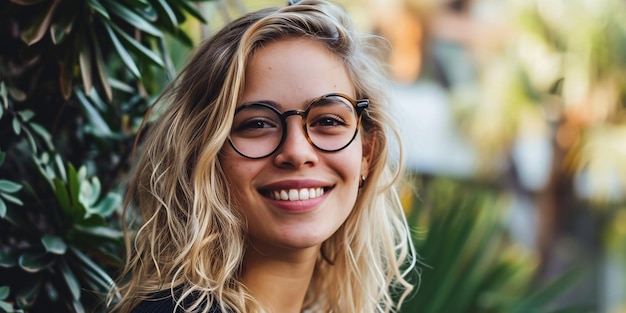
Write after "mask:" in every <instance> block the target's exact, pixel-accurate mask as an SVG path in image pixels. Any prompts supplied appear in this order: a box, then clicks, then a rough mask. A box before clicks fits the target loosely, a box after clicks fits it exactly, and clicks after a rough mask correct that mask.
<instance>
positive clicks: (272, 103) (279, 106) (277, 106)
mask: <svg viewBox="0 0 626 313" xmlns="http://www.w3.org/2000/svg"><path fill="white" fill-rule="evenodd" d="M315 99H317V98H310V99H306V100H305V103H306V105H305V108H306V107H308V106H309V105H310V104H311V102H313V100H315ZM257 103H263V104H266V105H269V106H271V107H273V108H274V109H276V110H278V111H279V112H283V105H282V104H280V103H278V102H276V101H272V100H254V101H247V102H244V103H241V104H239V105H238V106H237V107H236V108H235V110H237V109H239V108H242V107H246V106H249V105H252V104H257Z"/></svg>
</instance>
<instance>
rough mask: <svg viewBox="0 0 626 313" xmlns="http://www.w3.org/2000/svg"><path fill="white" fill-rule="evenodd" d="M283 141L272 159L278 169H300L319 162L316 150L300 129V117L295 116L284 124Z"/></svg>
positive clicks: (302, 129)
mask: <svg viewBox="0 0 626 313" xmlns="http://www.w3.org/2000/svg"><path fill="white" fill-rule="evenodd" d="M285 123H286V124H287V128H286V129H285V132H286V133H285V140H284V142H283V144H282V146H281V147H280V148H279V149H278V152H277V153H276V156H275V157H274V163H275V164H276V166H278V167H283V168H284V167H291V168H301V167H304V166H312V165H315V164H317V162H318V161H319V159H318V154H317V150H316V149H315V147H314V146H313V145H312V144H311V143H310V142H309V140H308V137H307V135H306V133H305V130H304V128H303V127H302V117H301V116H298V115H295V116H291V118H288V119H287V120H286V122H285Z"/></svg>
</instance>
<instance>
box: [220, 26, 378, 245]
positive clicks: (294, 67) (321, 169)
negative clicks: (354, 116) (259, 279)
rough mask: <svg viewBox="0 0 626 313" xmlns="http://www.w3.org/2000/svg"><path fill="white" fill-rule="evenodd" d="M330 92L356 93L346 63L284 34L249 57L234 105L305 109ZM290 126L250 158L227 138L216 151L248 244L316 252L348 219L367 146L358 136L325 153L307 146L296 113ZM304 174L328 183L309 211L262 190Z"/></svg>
mask: <svg viewBox="0 0 626 313" xmlns="http://www.w3.org/2000/svg"><path fill="white" fill-rule="evenodd" d="M332 92H339V93H345V94H347V95H349V96H351V97H353V98H355V97H356V95H355V91H354V87H353V84H352V81H351V80H350V78H349V76H348V73H347V71H346V69H345V66H344V65H343V62H342V61H341V60H340V59H339V58H338V57H336V56H335V55H333V54H332V53H330V52H329V51H328V50H327V49H326V48H325V47H324V46H323V45H322V44H320V43H317V42H315V41H313V40H310V39H303V38H297V39H294V38H292V39H282V40H279V41H276V42H272V43H270V44H267V45H265V46H264V47H262V48H260V49H259V50H258V51H257V52H256V53H255V54H254V55H253V57H252V58H251V60H250V63H249V67H248V69H247V71H246V81H245V89H244V92H243V96H242V98H241V99H239V100H240V101H239V103H240V104H241V103H244V102H250V101H259V100H271V101H274V102H276V103H278V104H280V105H281V106H282V108H281V110H282V111H287V110H295V109H297V110H303V109H305V107H306V105H308V103H309V101H310V99H313V98H315V97H318V96H321V95H323V94H327V93H332ZM287 125H288V126H287V138H286V140H285V142H284V144H283V146H282V147H281V148H280V149H279V150H278V151H277V152H276V153H274V154H273V155H271V156H269V157H266V158H263V159H256V160H253V159H248V158H245V157H243V156H241V155H239V154H237V153H236V152H235V151H234V150H233V149H232V147H230V145H228V144H226V145H224V148H223V154H222V157H221V162H222V165H223V168H224V171H225V173H226V177H227V178H228V181H229V183H230V185H231V187H232V190H234V191H235V192H236V194H235V196H236V197H237V199H236V200H237V203H238V204H239V208H238V210H240V211H241V213H242V215H243V216H244V217H245V218H246V220H247V222H248V236H249V239H250V242H251V243H252V244H253V245H254V247H255V248H258V249H261V250H262V251H264V253H274V252H275V253H281V251H283V252H284V251H286V250H289V251H292V252H293V251H294V249H295V250H303V251H304V250H307V249H308V250H310V251H317V249H319V246H320V245H321V244H322V242H323V241H325V240H326V239H328V238H329V237H330V236H332V234H333V233H334V232H335V231H336V230H337V229H338V228H339V227H340V226H341V225H342V224H343V222H344V221H345V220H346V218H347V216H348V214H349V213H350V212H351V210H352V208H353V206H354V203H355V201H356V197H357V192H358V184H359V181H360V177H361V175H367V166H368V159H367V158H366V157H364V155H367V154H366V153H365V152H367V146H365V147H364V145H363V140H362V138H361V136H360V134H359V135H358V136H357V137H356V139H355V140H354V141H353V142H352V143H351V144H350V145H349V146H348V147H347V148H345V149H344V150H341V151H339V152H333V153H328V152H322V151H319V150H317V149H316V148H314V147H313V146H311V144H309V142H308V141H307V139H306V137H305V134H304V132H303V130H302V127H301V120H300V117H298V116H294V117H290V118H288V119H287ZM364 148H365V149H364ZM304 179H308V180H314V181H319V182H323V183H324V184H327V185H329V186H333V188H332V190H330V191H328V192H327V194H325V195H324V197H325V199H324V200H323V202H322V203H321V204H320V205H319V206H318V207H316V208H315V209H314V210H312V211H310V212H306V213H303V214H290V213H286V212H284V211H281V210H280V209H277V208H276V207H274V206H273V205H272V202H271V201H270V200H269V199H268V198H266V197H264V196H263V195H262V194H261V193H260V192H259V189H261V188H262V187H264V186H267V185H268V184H272V183H276V182H279V181H285V180H304ZM270 251H271V252H270Z"/></svg>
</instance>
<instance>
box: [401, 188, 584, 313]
mask: <svg viewBox="0 0 626 313" xmlns="http://www.w3.org/2000/svg"><path fill="white" fill-rule="evenodd" d="M416 185H418V184H417V183H416ZM505 208H506V199H503V198H502V197H501V196H499V194H498V193H497V192H495V191H493V190H490V189H489V188H487V187H480V186H472V187H469V186H464V185H463V184H462V183H460V182H454V181H450V180H446V179H435V180H434V181H432V182H429V183H428V184H426V185H425V186H424V190H423V192H421V193H420V197H419V200H417V199H414V200H413V201H412V204H411V211H410V212H411V213H410V216H409V220H410V223H411V224H412V225H414V226H416V227H417V231H416V232H415V236H414V237H415V238H414V241H415V244H416V250H417V252H418V254H419V255H420V258H421V261H422V262H423V265H422V266H421V269H420V275H419V279H418V277H415V281H419V282H420V285H419V289H418V290H417V292H416V293H415V295H414V297H413V298H411V299H410V301H409V302H408V303H407V304H406V306H404V307H403V309H402V312H420V313H440V312H446V313H479V312H480V313H563V312H570V313H573V312H579V313H584V312H589V313H590V312H593V311H592V310H590V308H589V307H587V306H583V305H582V304H581V305H580V306H576V307H574V306H572V307H562V306H559V305H558V303H557V300H558V299H559V297H560V296H561V295H563V294H564V292H565V291H567V290H568V288H571V287H572V286H573V285H574V283H575V282H576V280H577V278H578V277H577V274H578V272H577V271H576V270H575V269H572V270H571V271H570V272H568V273H567V274H565V275H562V276H559V277H558V278H556V279H555V280H554V281H553V282H551V283H549V284H545V285H542V286H536V285H535V284H534V275H535V270H536V269H537V266H538V260H537V257H536V256H533V255H532V253H531V252H530V251H527V250H526V249H524V248H522V247H519V246H517V245H516V244H514V242H513V240H511V239H510V238H509V235H508V232H507V231H506V229H505V224H504V222H503V221H504V216H505V213H506V210H505Z"/></svg>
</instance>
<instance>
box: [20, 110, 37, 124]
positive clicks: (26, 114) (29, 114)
mask: <svg viewBox="0 0 626 313" xmlns="http://www.w3.org/2000/svg"><path fill="white" fill-rule="evenodd" d="M17 114H18V115H19V116H20V117H21V118H22V121H23V122H28V121H30V119H32V118H33V116H35V112H33V111H32V110H22V111H18V112H17Z"/></svg>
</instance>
